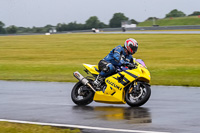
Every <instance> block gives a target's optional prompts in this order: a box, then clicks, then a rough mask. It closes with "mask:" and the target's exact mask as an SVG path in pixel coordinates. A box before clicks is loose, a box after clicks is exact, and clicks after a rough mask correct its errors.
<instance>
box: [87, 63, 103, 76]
mask: <svg viewBox="0 0 200 133" xmlns="http://www.w3.org/2000/svg"><path fill="white" fill-rule="evenodd" d="M83 66H84V67H85V68H86V69H87V70H88V71H89V72H90V73H91V74H95V75H98V74H99V71H98V70H99V69H98V66H97V65H90V64H83Z"/></svg>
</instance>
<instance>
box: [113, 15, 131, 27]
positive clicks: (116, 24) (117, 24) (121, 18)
mask: <svg viewBox="0 0 200 133" xmlns="http://www.w3.org/2000/svg"><path fill="white" fill-rule="evenodd" d="M127 20H128V17H126V16H124V14H123V13H115V14H114V15H113V17H112V18H111V20H110V23H109V26H110V27H112V28H116V27H121V21H127Z"/></svg>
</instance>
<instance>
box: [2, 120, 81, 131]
mask: <svg viewBox="0 0 200 133" xmlns="http://www.w3.org/2000/svg"><path fill="white" fill-rule="evenodd" d="M80 132H81V131H80V130H79V129H74V130H70V129H64V128H57V127H51V126H39V125H32V124H17V123H9V122H0V133H80Z"/></svg>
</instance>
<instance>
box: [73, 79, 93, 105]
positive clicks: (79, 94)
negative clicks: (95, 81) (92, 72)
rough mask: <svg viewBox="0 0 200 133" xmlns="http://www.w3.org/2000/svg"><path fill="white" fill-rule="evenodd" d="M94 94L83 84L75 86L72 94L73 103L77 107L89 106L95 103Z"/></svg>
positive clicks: (79, 83)
mask: <svg viewBox="0 0 200 133" xmlns="http://www.w3.org/2000/svg"><path fill="white" fill-rule="evenodd" d="M93 97H94V92H93V91H92V90H91V89H90V88H89V87H88V86H86V85H83V84H82V83H81V82H78V83H76V84H75V86H74V88H73V89H72V92H71V98H72V101H73V102H74V103H75V104H77V105H87V104H90V103H91V102H92V101H93Z"/></svg>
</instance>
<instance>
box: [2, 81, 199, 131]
mask: <svg viewBox="0 0 200 133" xmlns="http://www.w3.org/2000/svg"><path fill="white" fill-rule="evenodd" d="M73 86H74V83H57V82H13V81H0V119H1V121H2V120H5V119H6V120H19V121H30V122H42V123H53V124H63V125H68V126H78V127H79V128H81V127H80V126H84V127H83V129H82V132H83V133H102V132H104V133H111V132H114V133H117V132H134V133H136V132H138V133H158V132H162V133H163V132H171V133H197V132H199V131H200V103H199V102H200V87H174V86H171V87H167V86H152V95H151V97H150V100H149V101H148V102H147V103H146V104H145V105H143V106H142V107H139V108H130V107H129V106H128V105H126V104H124V105H119V104H118V105H114V104H112V105H111V104H102V103H96V102H92V103H91V104H90V105H89V106H85V107H78V106H76V105H75V104H74V103H73V102H72V101H71V89H72V87H73ZM91 128H94V129H91ZM116 129H117V131H114V130H116Z"/></svg>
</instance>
